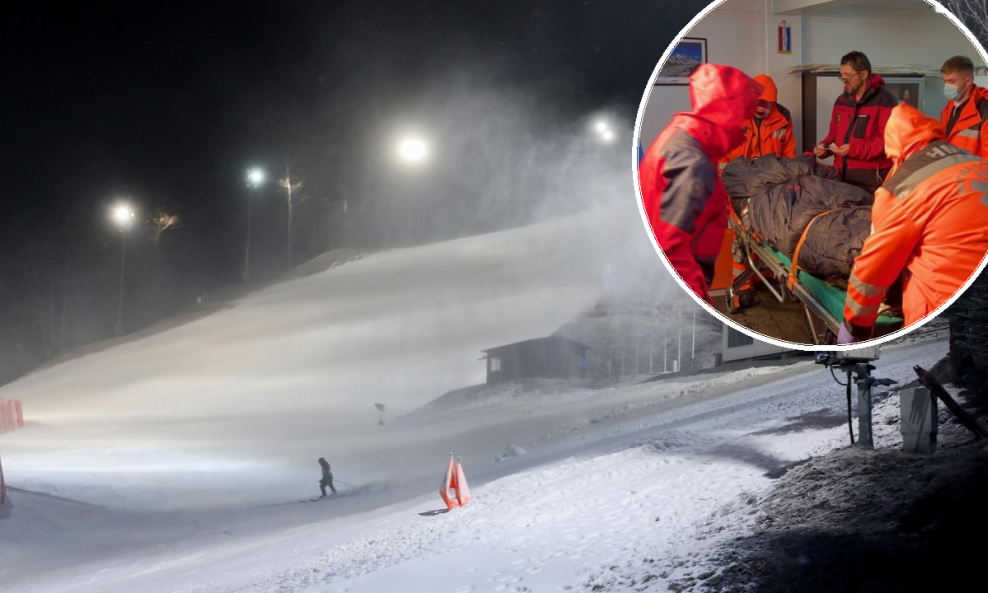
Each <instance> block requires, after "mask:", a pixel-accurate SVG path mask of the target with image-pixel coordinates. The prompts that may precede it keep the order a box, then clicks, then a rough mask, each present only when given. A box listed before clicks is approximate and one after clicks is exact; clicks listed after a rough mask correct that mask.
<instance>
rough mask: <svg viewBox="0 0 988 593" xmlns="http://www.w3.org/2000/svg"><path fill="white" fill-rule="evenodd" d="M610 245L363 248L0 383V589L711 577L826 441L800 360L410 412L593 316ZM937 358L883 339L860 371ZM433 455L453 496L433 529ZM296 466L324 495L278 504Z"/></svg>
mask: <svg viewBox="0 0 988 593" xmlns="http://www.w3.org/2000/svg"><path fill="white" fill-rule="evenodd" d="M637 230H638V229H637V228H636V231H637ZM626 234H627V233H626V232H624V230H623V229H622V228H621V225H619V224H608V223H607V219H606V217H602V216H600V215H599V213H598V214H594V215H590V216H582V217H575V218H572V219H569V220H566V221H563V222H557V223H551V224H548V225H540V226H538V227H530V228H528V229H521V230H517V231H511V232H509V233H503V234H502V233H498V234H493V235H489V236H484V237H475V238H471V239H464V240H460V241H455V242H451V243H448V244H442V245H435V246H428V247H422V248H417V249H411V250H404V251H399V252H393V253H386V254H379V255H377V256H373V257H369V258H367V259H364V260H360V261H358V262H354V263H350V264H347V265H345V266H341V267H338V268H334V269H332V270H329V271H327V272H325V273H322V274H316V275H314V276H311V277H308V278H305V279H301V280H296V281H292V282H288V283H285V284H282V285H278V286H275V287H272V288H270V289H267V290H265V291H263V292H261V293H258V294H256V295H253V296H251V297H248V298H246V299H244V300H242V301H240V302H239V303H237V304H236V305H235V306H234V307H232V308H230V309H228V310H226V311H223V312H221V313H219V314H217V315H214V316H211V317H209V318H206V319H203V320H200V321H197V322H194V323H190V324H189V325H186V326H183V327H180V328H176V329H173V330H170V331H168V332H165V333H162V334H159V335H156V336H152V337H149V338H145V339H143V340H140V341H138V342H134V343H131V344H126V345H122V346H118V347H115V348H113V349H111V350H108V351H105V352H102V353H98V354H93V355H90V356H87V357H84V358H80V359H77V360H74V361H70V362H68V363H64V364H62V365H59V366H57V367H53V368H51V369H48V370H45V371H43V372H39V373H36V374H34V375H32V376H29V377H27V378H25V379H22V380H20V381H18V382H16V383H14V384H12V385H9V386H6V387H4V388H3V389H0V396H3V397H7V398H19V399H21V400H22V401H23V403H24V409H25V416H26V418H27V420H28V425H27V426H26V427H25V428H24V429H22V430H19V431H16V432H13V433H9V434H4V435H0V453H2V455H3V463H4V470H5V474H6V476H7V480H8V484H9V485H11V486H13V487H14V488H13V489H12V490H11V498H12V500H13V508H12V510H11V512H10V515H9V516H8V517H6V518H4V519H2V520H0V589H2V590H4V591H17V592H22V591H23V592H27V591H36V592H41V591H45V592H47V591H100V592H104V591H107V592H109V591H120V592H131V591H143V592H153V591H208V592H223V591H313V592H314V591H320V592H322V591H354V592H356V591H430V592H432V591H451V592H458V591H567V590H632V589H633V590H649V591H664V590H667V588H668V586H669V584H670V583H672V582H681V581H682V580H683V579H684V578H692V577H698V576H702V575H704V574H705V573H707V572H710V571H714V570H716V569H715V568H710V567H706V566H705V565H704V564H703V562H704V560H703V558H704V554H706V553H707V552H708V551H709V550H711V549H712V547H713V546H715V545H716V544H718V543H722V542H725V541H728V540H730V539H731V538H734V537H738V536H739V535H742V534H744V533H746V531H747V530H750V529H751V528H752V525H753V520H754V519H753V517H754V516H755V514H756V512H755V511H756V506H755V505H756V504H757V502H758V501H759V500H760V499H761V497H762V496H764V495H765V493H766V492H767V490H768V489H769V488H770V487H771V485H772V484H773V481H774V480H775V479H776V478H777V477H778V476H779V475H781V473H784V471H785V469H786V468H787V467H789V466H790V465H791V464H793V463H796V462H799V461H802V460H805V459H807V458H808V457H810V456H814V455H820V454H823V453H826V452H828V451H831V450H833V449H835V448H839V447H843V446H844V445H845V444H846V440H847V428H846V425H845V424H844V422H843V415H844V413H845V412H844V409H843V406H844V392H843V388H841V387H839V386H838V385H836V384H835V383H834V382H833V379H832V378H831V376H830V373H829V372H827V371H825V370H824V369H823V368H822V367H819V366H817V365H814V364H813V363H812V362H809V361H801V362H797V363H793V364H789V365H786V366H781V365H780V366H778V367H762V368H758V369H746V370H740V371H733V372H728V371H721V372H713V373H707V374H704V375H699V376H695V377H676V378H666V379H665V380H659V381H644V382H643V381H642V377H639V378H625V379H622V380H618V381H614V382H610V383H597V384H595V387H596V388H593V389H591V388H589V387H587V386H579V385H575V384H572V383H568V382H565V381H528V382H524V383H514V384H508V385H504V386H501V387H496V388H495V387H489V388H474V389H465V390H461V391H459V392H455V393H452V394H450V395H449V396H447V397H444V398H441V399H439V400H436V401H434V402H432V403H431V404H430V403H429V402H430V401H431V400H433V399H434V398H435V397H436V396H437V395H439V394H441V393H443V392H445V391H448V390H450V389H452V388H459V387H463V386H464V385H470V384H475V383H479V382H480V381H481V380H482V376H483V366H482V363H478V362H477V360H476V359H477V357H478V355H479V351H480V350H481V349H483V348H486V347H490V346H495V345H500V344H503V343H507V342H511V341H515V340H520V339H526V338H530V337H535V336H539V335H546V334H548V333H551V332H552V331H553V330H554V329H555V328H556V327H558V326H559V325H561V324H562V323H564V322H565V321H566V320H567V319H569V318H570V317H572V316H573V315H575V314H576V313H577V312H579V311H580V310H581V309H583V308H585V307H586V306H588V305H589V304H590V303H592V302H593V300H594V299H595V298H596V296H597V295H598V294H599V290H600V273H599V272H600V268H601V266H600V265H597V264H601V262H602V259H601V258H602V257H603V256H602V255H601V251H602V250H604V251H606V250H607V249H609V248H614V246H615V245H620V243H621V241H622V240H624V239H623V236H624V235H626ZM588 237H593V238H594V239H593V240H592V241H591V240H588ZM608 245H610V247H608ZM532 254H539V255H538V256H534V257H533V255H532ZM577 256H578V257H577ZM574 258H576V259H579V263H578V264H576V263H574V261H573V260H574ZM656 265H658V262H657V261H656ZM416 271H417V272H416ZM945 351H946V345H945V343H943V342H942V341H939V342H925V343H918V344H912V345H906V346H901V347H898V348H889V349H886V350H885V351H884V352H883V355H882V359H881V360H880V361H879V362H878V365H877V366H878V371H876V374H878V375H879V376H884V377H891V378H893V379H896V380H897V381H899V382H900V383H904V382H907V381H910V380H911V379H912V378H913V374H912V370H911V368H912V365H914V364H920V365H923V366H926V367H930V366H932V365H933V363H934V362H935V361H936V360H938V359H939V358H940V357H942V356H943V354H944V353H945ZM376 402H385V403H386V404H387V413H386V415H385V424H384V425H383V426H379V425H378V424H377V415H378V412H377V410H376V409H375V408H374V407H373V404H374V403H376ZM426 404H428V405H426ZM889 409H892V408H891V407H890V408H889ZM878 416H879V417H881V412H880V413H879V414H878ZM896 439H897V435H896V434H895V432H894V430H892V429H885V428H882V429H879V430H877V434H876V440H877V444H878V445H879V446H880V447H888V446H894V445H895V441H896ZM450 451H452V452H453V453H454V454H456V455H458V456H462V459H463V464H464V468H465V471H466V475H467V478H468V479H469V481H470V485H471V490H472V494H473V501H472V502H471V503H470V504H469V505H468V506H466V507H464V508H462V509H457V510H454V511H450V512H445V513H443V512H437V511H440V510H441V509H442V508H443V505H442V503H441V501H440V499H439V496H438V492H437V491H438V488H439V483H440V479H441V478H442V474H443V471H444V469H445V464H446V461H447V459H448V453H449V452H450ZM319 456H326V457H327V458H328V459H329V461H330V462H331V463H332V464H333V469H334V473H335V476H336V478H337V486H338V487H339V489H340V493H339V495H338V496H337V497H335V498H330V499H328V500H325V501H320V502H306V503H304V504H300V503H299V500H303V499H304V500H308V498H309V497H310V496H313V495H314V494H315V493H317V492H318V488H317V485H316V481H317V480H318V476H319V468H318V465H317V464H316V461H315V460H316V458H317V457H319Z"/></svg>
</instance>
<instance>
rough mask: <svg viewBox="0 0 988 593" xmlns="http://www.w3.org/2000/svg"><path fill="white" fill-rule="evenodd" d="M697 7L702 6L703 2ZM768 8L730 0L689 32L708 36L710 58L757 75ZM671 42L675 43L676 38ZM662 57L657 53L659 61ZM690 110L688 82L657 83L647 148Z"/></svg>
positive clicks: (760, 1) (647, 118) (648, 112)
mask: <svg viewBox="0 0 988 593" xmlns="http://www.w3.org/2000/svg"><path fill="white" fill-rule="evenodd" d="M697 7H698V9H699V7H700V3H699V2H698V3H697ZM764 10H765V1H764V0H727V1H726V2H724V3H723V4H721V5H720V6H719V7H717V8H716V9H714V10H713V11H712V12H711V13H710V14H708V15H707V16H706V17H704V18H703V20H701V21H700V22H699V23H697V24H696V26H694V27H693V28H692V29H691V30H690V31H689V32H688V33H686V35H685V36H686V37H704V38H706V39H707V60H708V61H709V62H711V63H714V64H727V65H729V66H734V67H735V68H739V69H741V70H743V71H745V72H747V73H749V74H751V75H752V76H754V75H756V74H760V73H762V72H764V71H765V66H766V64H765V55H764V53H765V46H764V44H763V43H759V40H760V39H761V36H762V34H761V31H762V30H763V29H764V20H765V18H764V13H763V11H764ZM780 20H781V19H780ZM789 22H790V23H791V22H792V20H791V19H790V21H789ZM774 33H775V31H774V29H773V34H774ZM773 39H774V37H773ZM669 43H672V39H670V40H669ZM794 45H795V44H794ZM661 57H662V56H656V63H658V61H659V59H660V58H661ZM642 82H643V84H644V85H647V83H648V81H642ZM776 82H778V81H776ZM689 110H690V97H689V87H688V86H686V85H674V86H670V85H656V86H653V87H652V89H651V91H650V93H649V97H648V104H647V106H646V108H645V112H644V113H643V114H642V126H641V142H642V146H643V147H644V149H646V150H647V149H648V147H649V146H651V144H652V142H653V141H655V138H656V137H657V136H658V135H659V133H660V132H661V131H662V129H663V128H664V127H665V126H666V124H668V123H669V120H670V119H671V118H672V115H673V114H674V113H677V112H680V111H689Z"/></svg>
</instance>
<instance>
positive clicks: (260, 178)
mask: <svg viewBox="0 0 988 593" xmlns="http://www.w3.org/2000/svg"><path fill="white" fill-rule="evenodd" d="M262 183H264V171H261V170H260V169H257V168H254V169H248V171H247V189H248V192H247V250H246V251H245V252H244V273H243V281H244V284H246V283H247V282H249V281H250V206H251V202H253V201H254V190H255V189H257V188H258V186H260V185H261V184H262Z"/></svg>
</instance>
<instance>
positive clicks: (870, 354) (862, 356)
mask: <svg viewBox="0 0 988 593" xmlns="http://www.w3.org/2000/svg"><path fill="white" fill-rule="evenodd" d="M878 358H879V347H878V346H862V347H861V348H855V349H854V350H841V351H839V352H817V353H816V355H815V357H814V362H816V363H817V364H822V365H824V366H828V367H834V366H837V367H839V366H841V365H853V364H860V363H864V364H867V363H869V362H872V361H874V360H878Z"/></svg>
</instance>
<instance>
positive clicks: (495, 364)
mask: <svg viewBox="0 0 988 593" xmlns="http://www.w3.org/2000/svg"><path fill="white" fill-rule="evenodd" d="M490 366H491V372H492V373H493V372H494V371H500V370H501V357H500V356H492V357H491V358H490Z"/></svg>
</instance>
